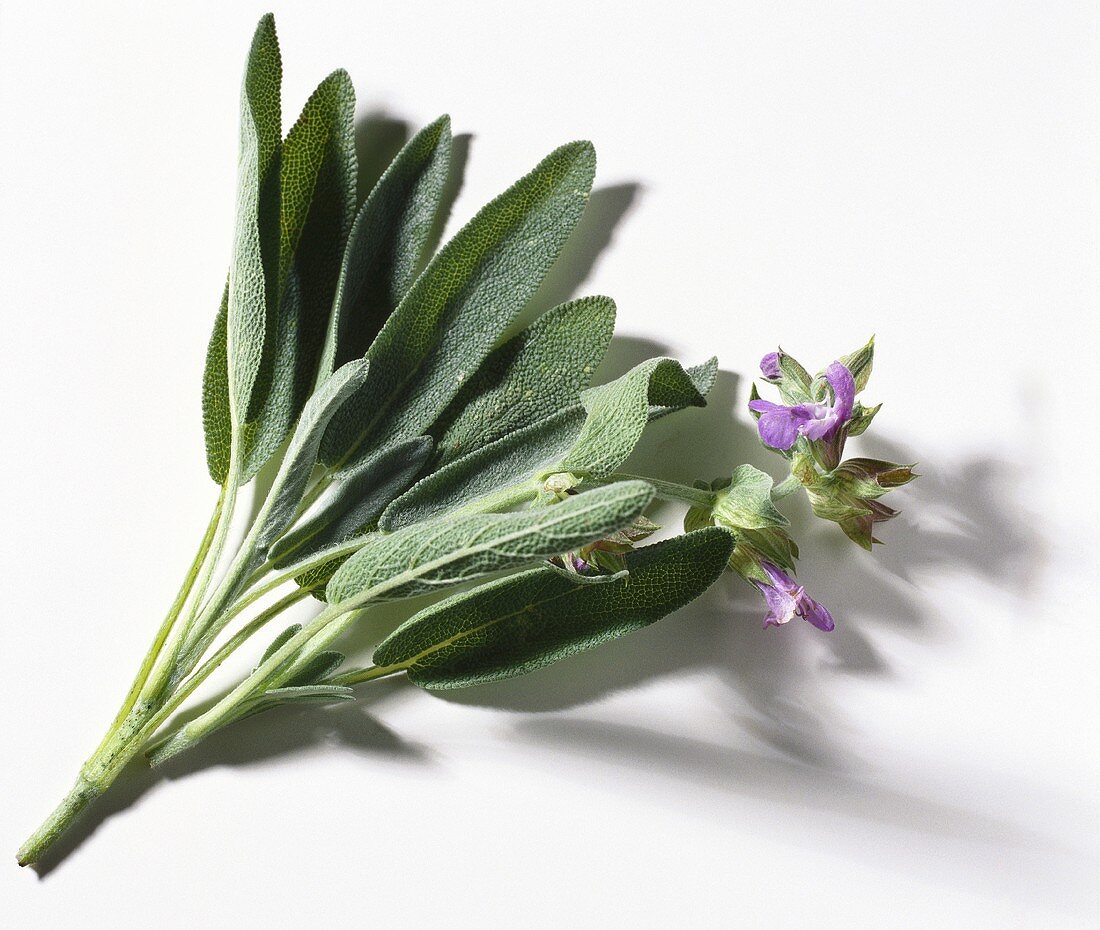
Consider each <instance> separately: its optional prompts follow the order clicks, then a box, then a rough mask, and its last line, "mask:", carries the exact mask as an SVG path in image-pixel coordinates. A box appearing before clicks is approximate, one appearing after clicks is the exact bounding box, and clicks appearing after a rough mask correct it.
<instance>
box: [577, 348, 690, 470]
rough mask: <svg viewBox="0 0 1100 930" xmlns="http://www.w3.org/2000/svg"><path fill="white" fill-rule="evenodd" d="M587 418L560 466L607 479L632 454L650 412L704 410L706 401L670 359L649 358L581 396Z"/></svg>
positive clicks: (677, 365)
mask: <svg viewBox="0 0 1100 930" xmlns="http://www.w3.org/2000/svg"><path fill="white" fill-rule="evenodd" d="M581 399H582V401H583V403H584V406H585V409H586V411H587V413H588V415H587V417H586V419H585V422H584V427H583V428H582V429H581V433H580V435H579V436H578V437H577V441H576V443H575V444H574V446H573V448H572V449H571V450H570V451H569V453H568V455H566V457H565V460H564V462H563V463H562V471H581V472H585V473H587V474H590V475H594V476H596V477H603V476H605V475H608V474H610V473H611V472H612V471H614V470H615V469H616V468H617V467H618V466H619V465H621V464H622V463H623V462H624V461H625V460H626V458H627V456H629V455H630V453H631V452H632V451H633V450H634V446H635V445H637V443H638V440H639V439H640V438H641V435H642V430H644V429H645V426H646V423H648V422H649V410H650V407H675V408H680V407H686V406H695V407H702V406H705V405H706V400H705V398H704V397H703V395H702V394H701V393H700V392H699V389H698V388H697V387H696V386H695V383H694V382H693V381H692V379H691V377H690V376H689V375H688V374H687V372H685V371H684V369H683V368H682V367H681V366H680V363H679V362H677V361H675V360H674V359H671V358H651V359H649V360H648V361H645V362H642V363H641V364H640V365H637V366H636V367H634V368H633V369H631V370H630V371H628V372H627V373H626V374H625V375H623V376H622V377H620V378H617V379H615V380H614V381H611V382H609V383H608V384H601V385H600V386H599V387H594V388H589V389H588V390H587V391H585V392H584V393H583V394H582V395H581Z"/></svg>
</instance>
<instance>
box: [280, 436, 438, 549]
mask: <svg viewBox="0 0 1100 930" xmlns="http://www.w3.org/2000/svg"><path fill="white" fill-rule="evenodd" d="M431 451H432V440H431V438H430V437H427V436H418V437H417V438H415V439H407V440H405V441H404V442H400V443H397V445H395V446H391V447H390V448H389V449H383V450H382V451H381V452H379V453H376V454H375V455H372V456H370V457H369V458H367V459H366V461H364V462H361V463H360V464H359V466H358V467H357V468H355V469H354V470H352V471H350V472H348V474H347V475H346V476H345V477H344V478H342V479H341V480H339V481H336V482H335V483H333V484H332V485H330V486H329V488H328V489H327V491H326V492H325V493H324V495H322V496H321V498H320V499H319V500H318V501H317V504H316V506H315V507H314V508H313V511H312V512H311V516H310V517H309V519H308V520H305V521H303V522H302V523H301V524H299V525H298V526H297V527H295V529H294V530H293V531H292V532H290V533H288V534H287V535H285V536H284V537H283V538H282V539H280V540H279V541H278V542H277V543H276V544H275V545H274V546H272V548H271V552H270V558H271V561H272V562H273V563H274V564H275V566H276V567H279V568H282V567H284V566H286V565H290V564H291V562H301V561H303V560H305V559H309V558H312V557H314V556H316V555H317V554H319V553H321V552H323V551H324V550H326V549H330V548H332V547H334V546H338V545H340V544H341V543H344V542H346V541H347V540H349V539H351V538H352V537H353V536H356V535H358V534H360V533H362V532H363V531H364V530H365V529H366V528H367V527H370V526H372V525H373V524H374V523H375V522H377V520H378V517H379V516H380V515H381V514H382V511H383V510H385V508H386V507H387V505H389V503H390V502H391V501H393V500H394V498H396V497H397V496H398V495H400V494H401V493H402V492H403V491H405V490H407V489H408V487H409V485H410V484H411V483H412V481H413V479H414V478H415V477H416V475H417V474H418V473H419V471H420V469H421V468H423V466H424V463H425V462H427V460H428V457H429V456H430V455H431Z"/></svg>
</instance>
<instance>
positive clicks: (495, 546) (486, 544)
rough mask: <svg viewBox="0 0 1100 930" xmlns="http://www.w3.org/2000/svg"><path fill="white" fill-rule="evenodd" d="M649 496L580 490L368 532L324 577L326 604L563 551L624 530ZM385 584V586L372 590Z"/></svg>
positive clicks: (436, 583) (626, 486) (617, 489)
mask: <svg viewBox="0 0 1100 930" xmlns="http://www.w3.org/2000/svg"><path fill="white" fill-rule="evenodd" d="M652 500H653V488H652V487H650V485H648V484H646V483H645V482H644V481H627V482H622V483H621V484H614V485H611V486H609V487H604V488H596V489H594V490H592V491H589V492H587V493H585V494H578V495H576V496H574V497H571V498H569V499H568V500H565V501H562V502H561V503H559V504H555V505H553V506H551V507H539V508H535V509H532V510H524V511H520V512H518V513H503V514H475V515H471V516H466V517H455V518H454V519H452V520H447V521H446V522H441V523H435V524H430V525H425V524H415V525H413V526H410V527H407V528H406V529H403V530H398V531H397V532H396V533H389V534H385V533H375V534H372V535H370V536H368V537H367V538H366V540H365V542H364V543H363V546H362V548H360V549H359V550H358V551H357V552H356V553H355V554H354V555H353V556H352V557H351V558H350V559H348V560H347V561H346V562H345V563H344V564H343V565H342V566H341V567H340V570H339V571H337V572H336V574H335V575H334V576H333V578H332V581H330V582H329V585H328V590H327V592H326V593H327V597H328V601H329V603H330V604H341V605H346V606H347V607H348V609H353V608H354V607H356V606H358V605H359V604H362V603H365V602H366V601H367V600H371V599H374V598H380V597H384V598H398V597H412V596H413V595H416V594H422V593H424V592H426V591H433V590H439V589H441V588H443V587H445V586H447V585H452V584H457V583H458V582H460V581H465V580H468V579H472V578H478V577H481V576H483V575H487V574H489V573H491V572H495V571H501V570H503V569H507V568H516V567H518V566H520V565H524V564H530V563H532V562H536V561H538V560H539V559H544V558H548V557H549V556H552V555H555V554H557V553H560V552H568V551H570V550H572V549H575V548H577V547H578V546H581V545H584V544H585V543H588V542H592V541H593V540H596V539H599V538H601V537H603V536H606V535H607V534H608V533H612V532H614V531H615V530H618V529H621V528H622V527H624V526H626V525H627V524H629V523H630V521H631V520H633V519H634V518H635V517H637V516H638V515H640V514H641V512H642V511H643V510H644V509H645V507H646V506H647V505H648V504H649V503H650V501H652ZM383 583H388V584H389V585H390V586H389V587H388V588H387V589H386V590H385V591H384V592H376V591H375V589H376V588H377V587H378V586H379V585H382V584H383Z"/></svg>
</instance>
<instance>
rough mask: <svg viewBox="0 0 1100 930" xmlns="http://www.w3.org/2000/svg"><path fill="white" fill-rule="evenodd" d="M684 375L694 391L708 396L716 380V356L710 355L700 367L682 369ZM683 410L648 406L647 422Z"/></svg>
mask: <svg viewBox="0 0 1100 930" xmlns="http://www.w3.org/2000/svg"><path fill="white" fill-rule="evenodd" d="M684 373H685V374H686V375H687V376H688V378H690V379H691V383H692V384H694V385H695V390H696V391H697V392H698V393H699V394H700V395H701V396H703V397H704V398H705V397H706V396H707V395H708V394H710V389H711V388H712V387H714V382H715V381H716V380H717V378H718V356H716V355H712V356H711V357H710V358H709V359H707V360H706V361H705V362H703V364H701V365H691V366H690V367H688V368H685V369H684ZM683 409H684V408H683V406H678V405H676V404H671V405H662V404H650V405H649V421H650V422H651V423H652V422H653V421H654V420H659V419H660V418H661V417H663V416H667V415H668V414H670V413H675V412H676V411H677V410H683Z"/></svg>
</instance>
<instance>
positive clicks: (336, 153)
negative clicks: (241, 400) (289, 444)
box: [242, 71, 356, 481]
mask: <svg viewBox="0 0 1100 930" xmlns="http://www.w3.org/2000/svg"><path fill="white" fill-rule="evenodd" d="M354 115H355V91H354V89H353V88H352V85H351V79H350V78H349V77H348V75H347V73H346V72H344V71H335V72H333V73H332V74H331V75H329V76H328V77H327V78H325V80H324V81H322V82H321V84H320V85H319V86H318V87H317V89H316V90H315V91H314V92H313V94H312V96H311V97H310V98H309V100H308V102H307V103H306V105H305V107H304V109H303V110H302V114H301V116H299V117H298V121H297V122H296V123H295V124H294V126H293V127H292V128H291V130H290V132H289V133H288V134H287V137H286V141H285V142H284V143H283V149H282V158H281V165H280V168H281V170H280V178H281V182H280V195H281V200H280V209H279V279H278V282H279V288H278V291H277V295H278V296H277V299H276V300H274V301H272V302H271V303H270V304H269V307H268V316H267V336H266V339H265V342H264V357H263V363H262V365H261V368H260V374H259V377H258V378H257V382H256V385H255V388H254V389H253V393H252V400H251V407H250V410H249V417H248V423H247V424H246V426H245V429H244V431H243V434H244V438H245V442H244V461H243V474H242V480H243V481H247V480H249V479H250V478H251V477H252V476H253V475H255V473H256V472H257V471H259V469H260V468H261V467H262V466H263V464H264V463H265V462H266V461H267V460H268V459H269V458H270V457H271V455H272V454H273V453H274V452H275V451H276V450H277V449H278V448H279V446H280V445H282V443H283V440H284V439H286V436H287V434H288V433H289V431H290V429H291V427H292V425H293V423H294V420H295V418H296V417H297V416H298V414H299V412H300V411H301V409H302V405H303V404H304V403H305V401H306V398H307V397H308V396H309V392H310V391H311V390H312V388H313V387H314V384H315V383H316V382H317V380H318V373H317V366H318V362H319V360H320V354H321V349H322V345H323V342H324V335H325V331H326V328H327V326H328V319H329V316H330V313H331V308H332V302H333V298H334V296H335V293H336V280H337V275H338V273H339V268H340V259H341V256H342V254H343V251H344V243H345V241H346V239H347V235H348V231H349V229H350V226H351V217H352V213H353V211H354V209H355V183H356V166H355V146H354V139H353V130H354V127H353V120H354ZM327 374H328V372H326V373H325V375H326V376H327Z"/></svg>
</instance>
